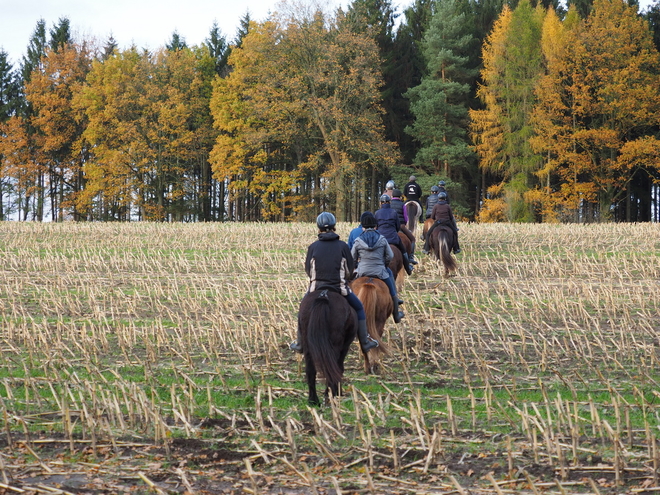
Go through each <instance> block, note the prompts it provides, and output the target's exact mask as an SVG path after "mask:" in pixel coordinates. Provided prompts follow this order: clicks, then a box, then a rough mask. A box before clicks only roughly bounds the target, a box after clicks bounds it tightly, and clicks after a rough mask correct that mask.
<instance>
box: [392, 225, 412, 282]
mask: <svg viewBox="0 0 660 495" xmlns="http://www.w3.org/2000/svg"><path fill="white" fill-rule="evenodd" d="M399 237H400V238H401V242H402V243H403V246H404V247H405V249H406V252H407V253H408V256H409V257H410V253H411V251H412V243H411V242H410V239H408V237H407V236H406V235H405V234H403V233H401V232H399ZM390 247H391V248H392V253H393V254H394V256H392V260H391V261H390V264H389V268H390V270H392V274H393V275H394V281H395V283H396V290H397V291H401V289H402V288H403V282H404V281H405V279H406V271H405V270H404V268H403V253H401V250H400V249H399V247H398V246H397V245H395V244H390Z"/></svg>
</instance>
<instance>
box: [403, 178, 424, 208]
mask: <svg viewBox="0 0 660 495" xmlns="http://www.w3.org/2000/svg"><path fill="white" fill-rule="evenodd" d="M403 193H404V194H405V195H406V199H407V200H408V201H415V202H417V204H418V205H419V210H420V211H421V210H422V202H421V197H422V188H421V187H420V186H419V184H417V177H415V176H414V175H411V176H410V178H409V179H408V183H407V184H406V185H405V186H403Z"/></svg>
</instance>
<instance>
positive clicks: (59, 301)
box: [0, 222, 660, 493]
mask: <svg viewBox="0 0 660 495" xmlns="http://www.w3.org/2000/svg"><path fill="white" fill-rule="evenodd" d="M350 227H351V226H350V225H341V226H340V234H341V236H342V238H344V239H346V238H347V235H348V231H349V229H350ZM659 234H660V229H659V228H658V226H657V225H651V224H649V225H621V224H617V225H501V224H493V225H476V224H470V225H462V226H461V244H462V245H463V246H464V249H463V254H461V255H460V257H459V260H458V261H459V272H458V275H457V276H456V277H454V278H452V279H449V280H447V279H444V278H442V277H441V272H440V270H439V267H438V265H437V263H436V262H435V261H433V260H431V259H430V258H425V259H423V261H422V262H421V263H420V265H418V267H417V269H416V271H415V273H414V274H413V275H412V276H411V277H409V278H408V279H407V281H406V283H405V286H404V289H403V292H402V297H403V298H404V299H405V301H406V303H405V310H406V317H405V319H404V320H403V322H402V323H401V324H400V325H394V324H393V323H392V322H391V321H390V322H388V324H387V326H386V333H385V336H384V338H385V340H386V341H387V343H388V344H389V345H390V346H391V347H392V351H393V352H392V355H391V356H390V357H388V358H387V359H385V360H384V362H383V370H382V373H381V375H379V376H376V377H366V376H364V374H363V372H362V371H361V366H362V365H361V361H360V359H361V357H360V353H359V352H358V349H357V346H355V347H354V348H353V349H352V350H351V353H350V354H349V358H348V360H347V362H346V367H347V369H346V373H345V380H346V383H345V384H344V391H343V392H344V394H343V395H342V396H341V397H333V398H329V399H328V401H327V404H326V406H325V407H324V408H322V409H320V410H317V409H312V408H308V407H307V405H306V403H305V397H306V385H305V383H304V381H305V378H304V366H303V364H302V362H301V361H300V359H299V358H298V356H297V355H293V354H292V353H291V352H290V351H289V350H288V348H287V343H288V342H289V341H290V340H292V339H293V338H295V330H296V316H297V314H296V313H297V308H298V304H299V302H300V299H301V297H302V294H303V293H304V291H305V289H306V277H305V273H304V267H303V262H304V256H305V250H306V246H307V245H308V244H309V243H310V242H312V241H313V240H314V238H315V228H314V226H313V225H311V224H287V225H279V224H204V225H202V224H197V225H170V224H146V223H139V224H138V223H134V224H121V225H120V224H42V225H39V224H32V223H8V222H5V223H3V224H2V225H0V272H1V277H0V310H1V317H2V330H1V334H0V337H1V339H2V352H3V358H2V361H1V362H0V408H1V410H2V422H3V428H2V433H0V436H1V437H4V438H3V440H4V442H5V444H6V448H5V451H4V452H5V454H3V455H6V456H7V458H9V457H10V456H11V452H12V451H13V450H15V449H18V448H20V449H25V450H26V451H27V452H29V453H30V455H32V456H33V459H37V461H36V462H37V465H38V466H43V467H42V468H41V469H42V470H43V472H47V469H52V462H54V461H52V459H49V458H46V456H45V454H44V452H45V451H44V446H45V445H51V446H52V445H59V446H60V447H61V448H66V450H67V452H68V455H70V456H73V455H74V454H76V453H77V454H81V453H85V455H88V456H96V455H100V454H99V453H100V452H107V451H110V452H113V453H115V454H116V455H119V454H121V453H122V452H124V451H126V449H128V448H138V447H137V446H145V445H151V446H156V447H158V448H159V449H160V451H161V452H164V455H165V456H170V458H172V457H174V458H176V452H175V448H176V446H177V445H180V444H181V442H183V441H185V440H186V439H189V440H193V439H195V440H197V441H202V442H203V443H204V445H207V446H208V447H209V448H210V449H213V448H218V449H219V448H222V449H223V450H228V451H232V452H233V453H234V457H235V458H232V459H230V458H227V459H225V464H227V465H230V464H233V465H234V466H235V469H236V470H237V471H239V472H242V473H243V475H242V476H238V475H237V476H236V477H235V479H232V482H235V483H238V484H241V483H242V487H243V488H242V489H243V490H245V491H247V492H252V493H259V492H263V493H266V492H268V490H269V488H272V487H273V486H277V485H278V483H279V484H281V483H284V482H286V483H290V484H291V486H299V487H301V489H303V490H306V491H307V492H310V493H315V492H316V493H318V492H321V491H324V490H333V491H334V492H336V493H344V492H345V493H350V492H351V491H355V490H358V489H359V490H363V491H365V492H371V493H411V492H416V493H424V492H425V491H429V492H431V491H432V492H433V493H443V492H444V493H450V492H451V493H467V492H468V490H470V491H472V492H479V491H483V492H486V493H488V492H490V493H493V492H495V493H504V492H510V491H511V490H517V491H520V492H525V493H539V492H540V491H546V492H547V493H585V492H590V493H600V492H602V493H608V492H616V491H617V490H622V489H624V488H622V487H625V489H626V490H628V491H633V492H635V491H643V490H654V489H655V490H660V488H658V485H659V481H658V459H659V455H658V449H657V444H656V437H657V436H658V424H659V419H658V412H659V410H658V405H657V404H658V402H659V399H660V385H659V384H658V381H659V380H660V373H659V372H658V369H659V367H658V350H657V349H658V343H659V341H658V330H659V329H660V317H659V316H658V306H659V304H658V303H659V299H660V295H659V291H658V290H657V288H658V286H657V281H658V279H660V257H659V254H660V235H659ZM209 425H210V426H209ZM310 432H313V433H314V434H313V435H310ZM177 442H178V443H177ZM40 452H41V453H40ZM3 455H0V471H1V474H2V476H3V480H2V481H3V482H4V484H5V485H7V486H10V483H11V482H12V479H11V472H10V469H9V468H8V467H7V466H6V464H7V462H6V460H5V461H4V462H2V461H3ZM71 459H73V457H72V458H71ZM70 462H72V463H74V462H75V461H74V460H71V461H70ZM49 466H50V467H49ZM182 467H183V466H182V465H179V467H177V471H176V472H174V471H172V473H171V475H172V476H178V479H179V481H180V482H181V483H183V484H185V486H186V488H187V489H188V491H189V492H191V493H193V492H194V490H195V487H196V485H195V483H196V480H197V481H199V479H200V476H202V475H201V474H199V472H193V473H191V472H190V471H189V472H184V471H182V470H181V468H182ZM8 473H9V474H8ZM195 473H196V474H195ZM135 479H136V480H141V482H144V483H147V485H149V483H152V484H153V482H152V481H151V480H150V478H149V474H148V473H143V472H142V471H140V472H139V475H136V476H135ZM145 480H146V481H145ZM149 486H151V485H149ZM151 488H152V490H153V491H158V490H162V487H159V486H157V485H156V484H154V486H153V487H151Z"/></svg>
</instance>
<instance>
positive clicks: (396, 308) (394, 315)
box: [392, 296, 405, 323]
mask: <svg viewBox="0 0 660 495" xmlns="http://www.w3.org/2000/svg"><path fill="white" fill-rule="evenodd" d="M392 303H393V304H394V308H393V309H392V318H394V323H401V318H403V317H404V316H405V315H404V314H403V311H399V298H398V297H396V296H394V297H393V298H392Z"/></svg>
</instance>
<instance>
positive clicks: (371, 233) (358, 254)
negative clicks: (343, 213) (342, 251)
mask: <svg viewBox="0 0 660 495" xmlns="http://www.w3.org/2000/svg"><path fill="white" fill-rule="evenodd" d="M360 224H361V225H362V226H363V227H364V232H362V234H361V235H360V237H358V238H357V239H356V240H355V243H354V244H353V248H352V249H351V254H352V255H353V261H354V262H355V263H356V264H357V275H358V277H374V278H378V279H380V280H382V281H383V282H385V283H386V284H387V287H388V289H389V291H390V295H391V296H392V304H393V310H392V316H393V318H394V322H395V323H399V322H400V321H401V318H403V316H404V315H403V313H402V312H400V311H399V304H400V303H401V302H402V301H400V300H399V296H398V295H397V292H396V286H395V283H394V275H393V274H392V270H390V269H389V266H388V265H389V264H390V261H391V260H392V258H393V257H394V253H393V252H392V248H391V247H390V244H389V242H387V239H385V237H383V236H382V235H381V234H380V233H379V232H378V231H377V230H375V228H376V225H377V223H376V217H375V216H374V215H373V213H371V212H370V211H365V212H364V213H363V214H362V216H361V217H360Z"/></svg>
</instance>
